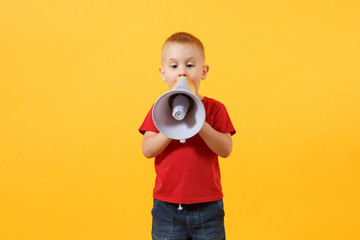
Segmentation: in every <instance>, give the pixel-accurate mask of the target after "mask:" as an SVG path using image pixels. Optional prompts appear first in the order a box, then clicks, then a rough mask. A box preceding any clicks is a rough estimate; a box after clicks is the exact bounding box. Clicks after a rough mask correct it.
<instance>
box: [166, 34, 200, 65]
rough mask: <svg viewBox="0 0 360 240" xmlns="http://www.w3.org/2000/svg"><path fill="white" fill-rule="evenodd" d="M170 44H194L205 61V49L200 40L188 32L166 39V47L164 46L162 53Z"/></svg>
mask: <svg viewBox="0 0 360 240" xmlns="http://www.w3.org/2000/svg"><path fill="white" fill-rule="evenodd" d="M168 43H180V44H194V45H195V46H197V47H198V48H199V49H200V50H201V53H202V55H203V57H204V59H205V48H204V45H203V44H202V42H201V41H200V39H198V38H197V37H195V36H194V35H192V34H190V33H187V32H177V33H174V34H173V35H171V36H170V37H169V38H168V39H166V41H165V43H164V45H163V46H162V49H161V52H162V51H163V50H164V47H165V45H166V44H168Z"/></svg>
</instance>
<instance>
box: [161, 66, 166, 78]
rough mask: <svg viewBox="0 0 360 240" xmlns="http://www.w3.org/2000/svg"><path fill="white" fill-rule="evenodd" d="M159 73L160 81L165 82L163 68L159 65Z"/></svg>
mask: <svg viewBox="0 0 360 240" xmlns="http://www.w3.org/2000/svg"><path fill="white" fill-rule="evenodd" d="M159 73H160V76H161V79H162V81H163V82H165V81H166V79H165V70H164V68H162V67H159Z"/></svg>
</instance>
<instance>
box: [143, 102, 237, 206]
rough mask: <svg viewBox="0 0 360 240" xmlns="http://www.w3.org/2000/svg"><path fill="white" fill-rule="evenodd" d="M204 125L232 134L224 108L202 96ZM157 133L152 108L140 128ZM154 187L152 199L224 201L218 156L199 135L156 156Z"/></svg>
mask: <svg viewBox="0 0 360 240" xmlns="http://www.w3.org/2000/svg"><path fill="white" fill-rule="evenodd" d="M202 103H203V104H204V107H205V111H206V122H207V123H208V124H209V125H210V126H212V127H213V128H214V129H215V130H217V131H219V132H222V133H231V135H233V134H235V132H236V131H235V129H234V127H233V124H232V123H231V120H230V117H229V115H228V113H227V111H226V108H225V106H224V105H223V104H222V103H220V102H219V101H217V100H214V99H212V98H208V97H204V99H203V100H202ZM139 131H140V133H142V134H144V133H145V132H146V131H152V132H156V133H158V132H159V131H158V130H157V128H156V126H155V125H154V122H153V120H152V108H151V109H150V111H149V113H148V114H147V116H146V118H145V120H144V122H143V123H142V125H141V127H140V128H139ZM155 172H156V180H155V188H154V192H153V197H154V198H156V199H158V200H161V201H166V202H171V203H183V204H186V203H188V204H191V203H200V202H210V201H217V200H220V199H222V198H223V193H222V188H221V181H220V167H219V162H218V155H217V154H216V153H214V152H213V151H212V150H210V148H209V147H208V146H207V145H206V144H205V142H204V141H203V140H202V138H201V137H200V136H199V134H196V135H195V136H193V137H192V138H189V139H186V142H185V143H180V141H179V140H172V141H171V142H170V143H169V145H168V146H167V147H166V148H165V150H164V151H163V152H162V153H160V154H159V155H157V156H156V157H155Z"/></svg>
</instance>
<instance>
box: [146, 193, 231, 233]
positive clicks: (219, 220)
mask: <svg viewBox="0 0 360 240" xmlns="http://www.w3.org/2000/svg"><path fill="white" fill-rule="evenodd" d="M179 206H180V205H179V204H175V203H168V202H163V201H160V200H157V199H154V206H153V209H152V211H151V214H152V216H153V220H152V239H153V240H190V239H191V240H201V239H207V240H209V239H210V240H225V227H224V216H225V212H224V205H223V201H222V200H219V201H215V202H207V203H196V204H182V205H181V207H180V209H179ZM181 208H182V209H181Z"/></svg>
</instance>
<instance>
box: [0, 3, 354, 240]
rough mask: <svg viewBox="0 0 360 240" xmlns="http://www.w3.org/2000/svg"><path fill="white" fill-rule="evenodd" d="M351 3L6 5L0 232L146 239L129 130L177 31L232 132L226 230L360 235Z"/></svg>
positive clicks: (146, 214) (146, 195)
mask: <svg viewBox="0 0 360 240" xmlns="http://www.w3.org/2000/svg"><path fill="white" fill-rule="evenodd" d="M359 11H360V3H359V1H355V0H352V1H350V0H349V1H347V0H342V1H340V0H338V1H325V0H323V1H320V0H311V1H300V0H296V1H285V0H284V1H259V0H255V1H238V0H234V1H205V0H204V1H193V0H183V1H165V0H164V1H138V0H136V1H121V0H120V1H108V0H104V1H81V0H80V1H69V0H63V1H45V0H35V1H2V3H1V4H0V35H1V36H0V239H4V240H8V239H11V240H12V239H24V240H25V239H26V240H29V239H36V240H53V239H54V240H55V239H61V240H63V239H74V240H75V239H76V240H79V239H86V240H92V239H97V240H98V239H114V240H115V239H141V240H142V239H150V229H151V215H150V210H151V206H152V187H153V182H154V170H153V160H148V159H145V158H144V157H143V156H142V154H141V150H140V143H141V138H142V137H141V135H140V134H139V133H138V131H137V129H138V127H139V125H140V124H141V122H142V120H143V118H144V117H145V114H146V113H147V111H148V109H149V107H150V106H151V104H152V103H153V102H154V101H155V100H156V99H157V98H158V97H159V96H160V95H161V94H162V93H163V92H165V91H167V87H166V85H165V84H164V83H162V82H161V79H160V76H159V74H158V67H159V64H160V48H161V45H162V43H163V41H164V40H165V39H166V38H167V37H168V36H169V35H170V34H172V33H174V32H176V31H188V32H191V33H193V34H195V35H196V36H198V37H199V38H200V39H201V40H202V41H203V43H204V45H205V47H206V54H207V63H208V64H209V65H210V72H209V75H208V78H207V79H206V80H205V81H203V82H202V85H201V91H200V92H201V93H202V94H204V95H206V96H209V97H214V98H216V99H218V100H220V101H222V102H223V103H225V105H226V106H227V109H228V111H229V113H230V115H231V118H232V120H233V123H234V125H235V127H236V129H237V131H238V133H237V134H236V135H235V136H234V137H233V140H234V150H233V154H232V155H231V156H230V157H229V158H228V159H221V168H222V176H223V188H224V193H225V199H224V202H225V210H226V229H227V236H228V239H232V240H237V239H246V240H258V239H259V240H260V239H261V240H264V239H266V240H289V239H291V240H293V239H299V240H300V239H301V240H304V239H334V240H335V239H336V240H337V239H347V240H348V239H359V238H360V230H359V228H358V224H359V222H360V208H359V205H358V204H359V202H360V194H359V182H360V179H359V178H360V177H359V160H360V140H359V137H360V127H359V126H360V125H359V122H360V112H359V109H360V107H359V103H360V100H359V95H360V94H359V91H360V79H359V78H360V70H359V69H360V67H359V66H360V47H359V46H360V44H359V43H360V33H359V29H360V15H359Z"/></svg>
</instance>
